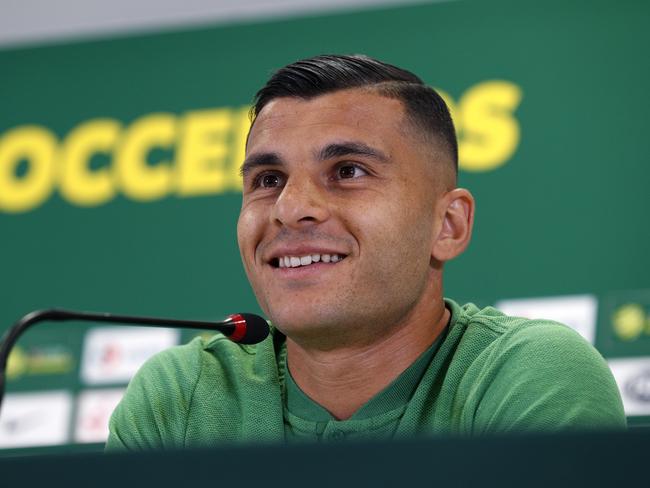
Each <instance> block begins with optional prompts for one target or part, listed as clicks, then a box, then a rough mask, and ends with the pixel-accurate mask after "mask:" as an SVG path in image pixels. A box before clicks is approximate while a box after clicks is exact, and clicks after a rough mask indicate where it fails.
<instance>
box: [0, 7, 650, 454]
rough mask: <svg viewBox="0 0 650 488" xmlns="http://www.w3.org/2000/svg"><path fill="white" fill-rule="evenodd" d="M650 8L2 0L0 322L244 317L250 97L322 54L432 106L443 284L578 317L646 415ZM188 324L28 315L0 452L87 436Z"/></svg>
mask: <svg viewBox="0 0 650 488" xmlns="http://www.w3.org/2000/svg"><path fill="white" fill-rule="evenodd" d="M649 20H650V4H648V3H647V2H643V1H632V0H627V1H620V2H612V1H610V0H608V1H604V0H592V1H586V0H573V1H566V0H562V1H560V0H545V1H544V2H534V1H514V0H483V1H470V0H450V1H419V2H415V1H414V2H397V1H389V0H384V1H380V0H345V1H342V0H341V1H332V0H329V1H327V2H325V1H322V0H312V1H305V0H301V1H299V0H284V1H281V2H278V1H271V0H247V1H238V2H236V1H234V0H232V1H231V0H213V1H208V0H185V1H184V2H182V4H181V2H178V1H172V0H164V1H163V0H157V1H155V2H154V1H153V0H140V1H137V2H136V1H128V0H113V1H112V2H88V1H81V0H59V1H57V2H48V1H45V0H20V1H18V0H0V332H4V330H6V329H8V328H9V327H10V326H11V324H12V323H13V322H15V321H16V320H18V319H19V318H20V317H21V316H22V315H24V314H26V313H28V312H29V311H31V310H35V309H43V308H49V307H59V308H73V309H81V310H92V311H110V312H114V313H122V314H143V315H154V316H168V317H175V318H187V319H219V318H222V317H224V316H226V315H228V314H229V313H233V312H237V311H250V312H254V313H255V312H257V313H259V308H258V306H257V304H256V302H255V299H254V297H253V295H252V292H251V290H250V288H249V286H248V283H247V281H246V278H245V275H244V272H243V270H242V267H241V264H240V259H239V253H238V250H237V244H236V238H235V231H234V229H235V223H236V220H237V214H238V210H239V205H240V198H241V197H240V181H239V178H238V168H239V165H240V163H241V161H242V158H243V144H244V140H245V137H246V133H247V130H248V127H249V121H248V118H247V111H248V108H249V104H250V102H251V99H252V96H253V94H254V93H255V92H256V91H257V90H258V89H259V88H260V87H261V85H262V84H263V83H264V82H265V81H266V79H267V78H268V76H269V75H270V73H271V72H272V71H273V70H274V69H277V68H279V67H281V66H283V65H285V64H287V63H290V62H292V61H295V60H297V59H300V58H304V57H308V56H313V55H316V54H322V53H365V54H368V55H370V56H373V57H377V58H379V59H381V60H384V61H387V62H389V63H393V64H396V65H399V66H401V67H404V68H406V69H409V70H411V71H413V72H415V73H416V74H418V75H419V76H420V77H421V78H422V79H423V80H425V82H427V83H428V84H430V85H431V86H433V87H435V88H436V89H438V90H440V92H441V93H442V94H443V95H444V97H445V99H446V100H447V101H448V103H449V105H450V107H451V109H452V114H453V117H454V120H455V122H456V125H457V130H458V136H459V142H460V185H462V186H465V187H468V188H470V189H471V191H472V192H473V193H474V195H475V197H476V200H477V205H478V210H477V215H476V219H477V221H476V227H475V233H474V239H473V242H472V244H471V246H470V248H469V250H468V251H467V252H466V253H465V254H464V255H463V256H461V257H460V258H459V259H457V260H456V261H454V262H452V263H450V264H449V265H448V266H447V273H446V276H447V278H446V284H445V295H446V296H448V297H451V298H454V299H455V300H457V301H459V302H466V301H471V302H474V303H477V304H479V305H482V306H488V305H497V306H499V307H500V308H502V309H503V310H504V311H506V312H508V313H511V314H514V315H521V316H528V317H544V318H550V319H555V320H559V321H561V322H564V323H566V324H568V325H569V326H571V327H573V328H575V329H576V330H577V331H578V332H579V333H581V334H582V335H583V336H584V337H585V339H586V340H588V341H590V342H591V343H592V344H593V345H594V346H595V347H596V348H597V349H598V350H599V351H600V352H601V354H602V355H603V356H604V357H605V358H606V359H607V361H608V362H609V364H610V366H611V368H612V371H613V373H614V375H615V377H616V380H617V382H618V384H619V387H620V389H621V394H622V396H623V399H624V403H625V408H626V412H627V415H628V418H629V422H630V424H631V425H643V424H647V423H649V421H650V273H649V271H650V256H649V249H650V246H649V243H650V223H649V219H648V210H650V190H649V182H650V165H649V163H650V160H649V155H650V142H649V141H650V138H649V137H648V135H647V130H648V127H650V115H649V114H650V97H649V96H648V92H647V90H648V86H650V63H649V62H648V55H647V51H648V46H649V45H650V31H648V29H647V25H648V21H649ZM196 334H197V333H194V332H191V331H189V332H183V333H180V332H176V331H171V330H168V329H144V330H143V329H140V328H133V329H124V328H120V329H115V328H113V327H108V326H102V325H100V324H75V323H68V324H66V325H60V324H42V325H39V326H37V328H35V329H33V330H30V331H29V332H28V333H27V334H25V336H23V338H22V339H21V340H20V341H19V343H18V345H17V347H16V348H15V349H14V352H13V354H12V356H11V358H10V361H9V364H8V371H7V375H8V385H7V395H6V398H5V402H4V405H3V408H2V412H1V413H0V455H6V454H9V453H12V452H16V450H17V449H19V450H21V451H20V452H26V451H24V449H25V448H27V449H30V450H31V452H49V451H52V450H55V451H57V450H58V451H60V450H87V451H92V450H100V449H101V446H102V442H103V441H104V439H105V437H106V435H107V427H106V426H107V419H108V416H109V415H110V412H111V411H112V409H113V408H114V406H115V405H116V403H117V401H118V400H119V398H120V396H121V394H122V392H123V390H124V388H125V386H126V384H127V383H128V380H129V378H130V377H131V375H132V374H133V373H134V372H135V371H136V370H137V368H138V367H139V366H140V365H141V364H142V362H143V361H144V360H146V358H148V357H149V356H151V355H152V354H154V353H156V352H157V351H159V350H161V349H164V348H167V347H170V346H173V345H175V344H180V343H183V342H186V341H188V340H190V339H191V338H192V337H193V336H195V335H196Z"/></svg>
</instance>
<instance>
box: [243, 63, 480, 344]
mask: <svg viewBox="0 0 650 488" xmlns="http://www.w3.org/2000/svg"><path fill="white" fill-rule="evenodd" d="M405 97H406V98H405ZM426 114H428V119H427V115H426ZM253 115H254V124H253V126H252V128H251V132H250V134H249V140H248V144H247V150H246V160H245V161H244V164H243V166H242V174H243V177H244V190H243V202H242V209H241V214H240V218H239V223H238V241H239V246H240V251H241V254H242V259H243V262H244V266H245V268H246V272H247V275H248V277H249V280H250V282H251V285H252V287H253V290H254V291H255V294H256V296H257V298H258V301H259V303H260V305H261V307H262V308H263V309H264V311H265V312H266V314H267V315H268V316H269V317H270V318H271V320H273V321H274V323H275V324H276V325H277V326H278V327H279V328H280V329H281V330H283V332H285V333H286V334H287V335H288V336H289V337H290V338H292V339H293V340H295V341H302V342H305V343H307V342H309V343H310V344H312V346H315V347H321V348H334V347H340V346H341V344H363V343H371V342H373V341H376V340H377V338H378V337H381V336H382V335H384V334H388V333H390V332H391V331H394V330H395V328H398V327H400V326H401V325H404V323H405V322H408V321H412V320H414V319H415V318H420V319H422V320H424V321H426V320H429V319H430V317H429V316H430V315H431V314H430V312H431V310H432V307H433V306H440V304H441V300H442V298H441V293H442V283H441V280H442V264H443V263H444V262H445V261H446V260H448V259H451V258H453V257H455V256H456V255H457V254H459V253H460V252H462V250H463V249H464V248H465V246H466V245H467V242H468V241H469V237H470V234H471V220H472V215H473V200H472V198H471V195H470V194H469V193H468V192H467V191H466V190H461V189H455V162H456V140H455V135H454V133H453V126H452V124H451V119H450V118H449V113H448V111H447V110H446V107H445V106H444V103H443V102H442V100H441V99H440V98H439V97H438V95H437V94H435V92H433V91H432V90H431V89H429V88H427V87H425V86H424V85H423V84H422V83H421V81H420V80H419V79H418V78H417V77H415V75H412V74H410V73H408V72H406V71H404V70H400V69H399V68H396V67H393V66H390V65H385V64H383V63H380V62H378V61H375V60H372V59H370V58H366V57H360V56H321V57H318V58H313V59H311V60H304V61H300V62H298V63H294V64H293V65H290V66H288V67H286V68H283V69H281V70H280V71H279V72H277V73H276V74H275V75H274V76H273V77H272V78H271V80H269V82H268V83H267V85H266V86H265V87H264V88H263V89H262V90H260V92H259V93H258V95H257V98H256V104H255V107H254V109H253ZM425 119H426V120H425ZM429 119H430V120H429Z"/></svg>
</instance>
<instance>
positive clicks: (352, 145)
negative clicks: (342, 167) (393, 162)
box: [317, 141, 388, 163]
mask: <svg viewBox="0 0 650 488" xmlns="http://www.w3.org/2000/svg"><path fill="white" fill-rule="evenodd" d="M343 156H369V157H371V158H373V159H377V160H378V161H381V162H384V163H386V162H388V156H386V155H385V154H384V153H383V152H382V151H380V150H379V149H377V148H374V147H371V146H369V145H367V144H364V143H363V142H356V141H346V142H336V143H333V144H328V145H327V146H325V147H324V148H322V149H321V150H320V151H318V153H317V159H319V160H320V161H326V160H328V159H334V158H340V157H343Z"/></svg>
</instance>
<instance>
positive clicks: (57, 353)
mask: <svg viewBox="0 0 650 488" xmlns="http://www.w3.org/2000/svg"><path fill="white" fill-rule="evenodd" d="M74 367H75V361H74V357H73V355H72V353H71V352H70V351H69V350H68V349H67V348H65V347H63V346H61V345H49V346H38V347H30V348H28V349H23V348H21V347H20V346H16V347H14V348H13V349H12V351H11V354H10V355H9V359H8V361H7V378H8V379H11V380H14V379H19V378H21V377H23V376H39V375H59V374H67V373H70V372H71V371H72V370H73V369H74Z"/></svg>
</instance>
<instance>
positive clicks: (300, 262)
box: [278, 254, 345, 268]
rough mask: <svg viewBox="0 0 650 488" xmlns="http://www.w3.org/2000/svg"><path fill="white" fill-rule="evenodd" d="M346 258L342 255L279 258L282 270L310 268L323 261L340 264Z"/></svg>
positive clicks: (308, 255)
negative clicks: (311, 265)
mask: <svg viewBox="0 0 650 488" xmlns="http://www.w3.org/2000/svg"><path fill="white" fill-rule="evenodd" d="M344 257H345V256H341V255H340V254H307V255H306V256H300V257H297V256H283V257H281V258H278V265H279V267H280V268H297V267H299V266H309V265H310V264H312V263H317V262H319V261H323V262H324V263H330V262H331V263H338V262H339V261H340V260H342V259H343V258H344Z"/></svg>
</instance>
